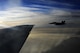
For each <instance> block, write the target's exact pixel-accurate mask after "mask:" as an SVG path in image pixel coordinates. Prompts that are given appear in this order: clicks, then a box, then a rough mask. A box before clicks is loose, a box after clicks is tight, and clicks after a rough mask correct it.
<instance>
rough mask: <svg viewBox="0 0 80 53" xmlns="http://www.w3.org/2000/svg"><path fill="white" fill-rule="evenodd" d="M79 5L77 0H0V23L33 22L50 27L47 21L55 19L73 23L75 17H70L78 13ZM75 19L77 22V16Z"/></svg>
mask: <svg viewBox="0 0 80 53" xmlns="http://www.w3.org/2000/svg"><path fill="white" fill-rule="evenodd" d="M79 5H80V3H79V0H67V1H66V0H34V1H33V0H0V25H1V26H15V25H21V24H33V25H35V26H38V27H39V26H46V27H50V26H49V25H48V23H49V22H53V21H55V20H56V21H60V20H61V21H62V20H67V22H72V23H73V22H74V20H75V19H76V18H70V17H71V16H72V15H76V14H77V15H79V14H80V7H79ZM56 15H57V16H56ZM62 16H65V17H67V16H69V17H68V18H62ZM57 17H58V18H57ZM71 20H72V21H71ZM76 20H77V23H79V18H77V19H76ZM52 27H53V26H52ZM67 27H68V26H67Z"/></svg>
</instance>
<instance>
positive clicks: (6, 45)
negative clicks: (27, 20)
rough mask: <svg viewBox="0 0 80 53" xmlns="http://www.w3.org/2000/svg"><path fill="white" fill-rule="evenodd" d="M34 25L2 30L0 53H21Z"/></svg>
mask: <svg viewBox="0 0 80 53" xmlns="http://www.w3.org/2000/svg"><path fill="white" fill-rule="evenodd" d="M32 27H33V25H20V26H14V27H10V28H4V29H0V53H19V51H20V49H21V48H22V46H23V44H24V42H25V40H26V39H27V37H28V35H29V33H30V31H31V29H32Z"/></svg>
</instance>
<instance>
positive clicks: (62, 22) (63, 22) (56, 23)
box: [49, 21, 65, 25]
mask: <svg viewBox="0 0 80 53" xmlns="http://www.w3.org/2000/svg"><path fill="white" fill-rule="evenodd" d="M49 24H55V25H64V24H65V21H61V22H52V23H49Z"/></svg>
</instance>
